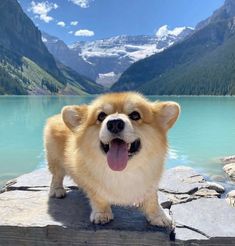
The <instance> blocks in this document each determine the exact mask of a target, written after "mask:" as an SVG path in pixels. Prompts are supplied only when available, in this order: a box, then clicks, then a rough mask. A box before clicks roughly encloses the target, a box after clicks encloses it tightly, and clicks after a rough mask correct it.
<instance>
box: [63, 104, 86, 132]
mask: <svg viewBox="0 0 235 246" xmlns="http://www.w3.org/2000/svg"><path fill="white" fill-rule="evenodd" d="M87 111H88V106H87V105H80V106H75V105H72V106H65V107H63V109H62V111H61V115H62V119H63V121H64V123H65V125H66V126H67V127H68V128H69V129H70V130H71V131H73V132H74V131H76V128H77V127H78V126H79V125H81V124H82V123H83V122H84V121H85V120H86V117H87Z"/></svg>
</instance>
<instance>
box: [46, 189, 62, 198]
mask: <svg viewBox="0 0 235 246" xmlns="http://www.w3.org/2000/svg"><path fill="white" fill-rule="evenodd" d="M49 196H50V197H55V198H64V197H65V196H66V190H65V189H64V188H63V187H58V188H54V187H51V188H50V192H49Z"/></svg>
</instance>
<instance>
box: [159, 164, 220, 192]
mask: <svg viewBox="0 0 235 246" xmlns="http://www.w3.org/2000/svg"><path fill="white" fill-rule="evenodd" d="M159 188H160V190H161V191H163V192H167V193H174V194H193V193H195V192H196V191H197V190H199V189H204V188H206V189H212V190H215V191H217V192H219V193H223V192H224V188H223V186H221V185H219V184H217V183H215V182H207V181H206V180H205V179H204V177H203V176H202V175H201V174H199V173H198V172H196V171H195V170H194V169H192V168H190V167H186V166H179V167H175V168H172V169H168V170H166V171H165V172H164V174H163V177H162V180H161V182H160V186H159Z"/></svg>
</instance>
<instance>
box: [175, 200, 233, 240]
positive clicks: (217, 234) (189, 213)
mask: <svg viewBox="0 0 235 246" xmlns="http://www.w3.org/2000/svg"><path fill="white" fill-rule="evenodd" d="M171 212H172V213H173V217H174V219H175V221H176V226H177V225H184V226H185V227H188V228H192V230H194V231H195V232H198V233H199V234H201V235H204V236H205V235H206V236H207V237H208V238H233V240H234V239H235V209H234V208H233V207H230V206H228V205H227V203H226V201H225V200H224V199H216V198H211V199H205V198H202V199H199V200H195V201H191V202H189V203H184V204H179V205H173V206H172V207H171ZM200 232H202V233H200ZM176 238H179V239H181V240H182V239H184V233H182V231H181V230H180V229H179V228H176Z"/></svg>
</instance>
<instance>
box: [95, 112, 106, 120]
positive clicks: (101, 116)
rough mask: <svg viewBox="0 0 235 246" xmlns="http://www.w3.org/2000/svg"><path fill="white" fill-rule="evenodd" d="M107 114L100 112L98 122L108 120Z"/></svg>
mask: <svg viewBox="0 0 235 246" xmlns="http://www.w3.org/2000/svg"><path fill="white" fill-rule="evenodd" d="M106 116H107V114H106V113H105V112H100V113H99V115H98V118H97V120H98V121H100V122H102V121H103V120H104V119H105V118H106Z"/></svg>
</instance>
